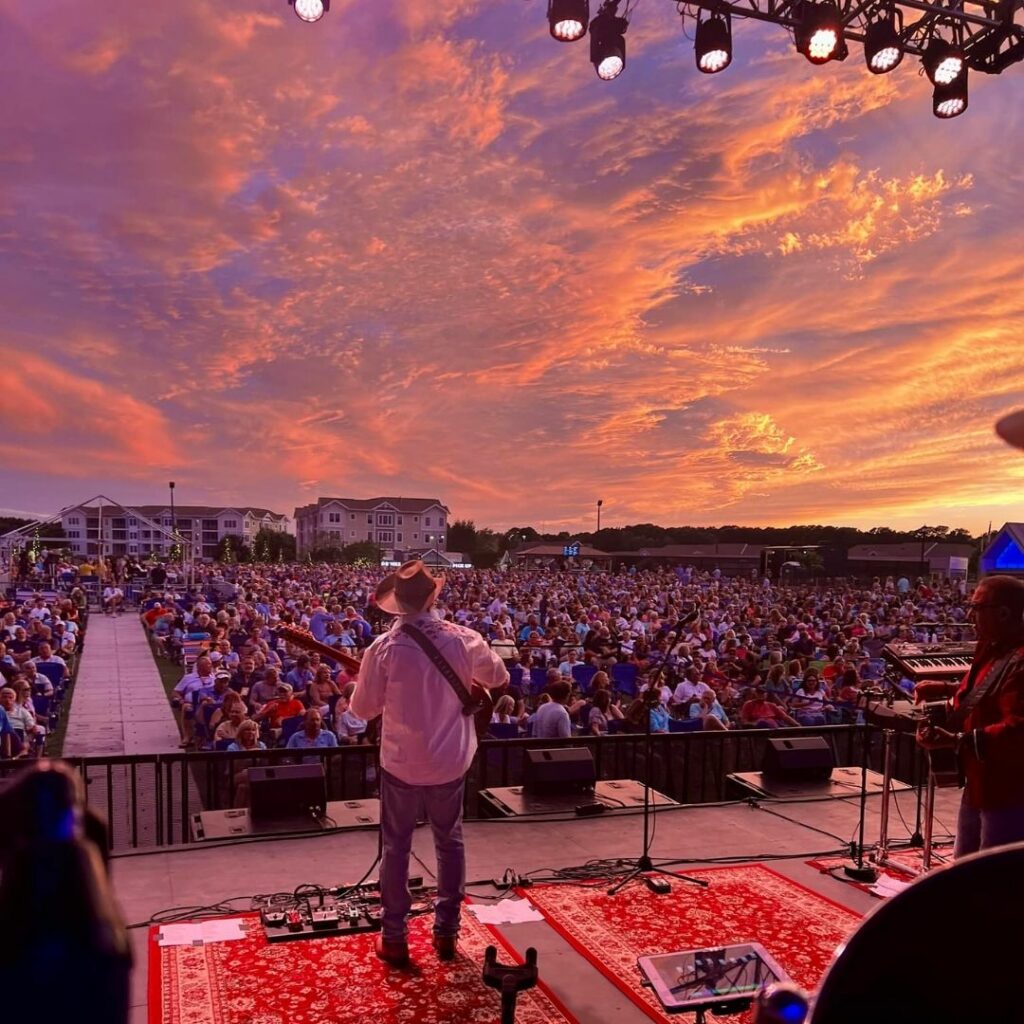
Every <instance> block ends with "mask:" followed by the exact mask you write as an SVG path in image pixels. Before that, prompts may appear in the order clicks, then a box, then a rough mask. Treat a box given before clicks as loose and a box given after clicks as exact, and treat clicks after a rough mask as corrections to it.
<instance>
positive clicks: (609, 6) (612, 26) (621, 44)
mask: <svg viewBox="0 0 1024 1024" xmlns="http://www.w3.org/2000/svg"><path fill="white" fill-rule="evenodd" d="M618 6H619V2H618V0H605V3H603V4H602V5H601V10H600V11H599V12H598V14H597V17H596V18H595V19H594V20H593V21H592V22H591V23H590V62H591V64H593V65H594V70H595V71H596V72H597V77H598V78H600V79H602V80H603V81H605V82H610V81H611V80H612V79H613V78H618V77H619V75H621V74H622V72H623V70H624V69H625V67H626V29H627V28H629V22H628V21H627V20H626V19H625V18H620V17H619V16H618V14H617V13H616V10H617V8H618Z"/></svg>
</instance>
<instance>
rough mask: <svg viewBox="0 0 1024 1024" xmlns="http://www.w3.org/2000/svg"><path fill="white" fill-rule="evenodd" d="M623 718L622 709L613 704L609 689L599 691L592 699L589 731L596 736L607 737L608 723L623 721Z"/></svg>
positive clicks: (588, 715) (588, 719)
mask: <svg viewBox="0 0 1024 1024" xmlns="http://www.w3.org/2000/svg"><path fill="white" fill-rule="evenodd" d="M622 717H623V716H622V711H621V709H620V708H619V707H618V706H617V705H615V704H613V703H612V695H611V693H610V692H609V691H608V690H607V689H600V690H597V691H596V692H595V693H594V694H593V696H592V697H591V702H590V710H589V712H588V714H587V731H588V732H589V733H591V734H592V735H594V736H607V735H608V722H609V721H611V720H613V719H614V720H617V721H621V720H622Z"/></svg>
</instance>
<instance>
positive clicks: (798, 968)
mask: <svg viewBox="0 0 1024 1024" xmlns="http://www.w3.org/2000/svg"><path fill="white" fill-rule="evenodd" d="M688 873H689V874H693V875H695V876H699V877H701V878H705V879H707V880H708V881H709V882H710V883H711V884H710V886H709V887H708V888H707V889H701V888H698V887H697V886H694V885H687V884H686V883H684V882H677V881H675V880H674V879H669V881H671V883H672V893H671V895H668V896H657V895H655V894H654V893H652V892H650V890H648V889H647V888H646V887H645V886H643V885H642V884H639V883H633V884H631V885H630V886H629V887H628V888H627V889H625V890H623V891H622V892H621V893H619V894H618V895H617V896H609V895H608V894H607V888H608V887H607V885H604V886H600V887H593V888H590V887H586V886H579V885H540V886H536V887H534V888H531V889H527V890H525V891H524V892H523V895H524V896H525V897H526V898H528V899H529V900H530V901H531V902H532V903H533V904H534V906H536V907H537V908H538V909H539V910H541V911H543V913H544V915H545V917H546V918H547V920H548V923H549V924H550V925H551V926H552V927H553V928H554V929H555V930H556V931H558V932H560V933H561V934H562V935H563V936H564V937H565V938H566V939H567V940H568V941H569V942H570V943H571V944H572V945H573V947H574V948H575V949H576V950H577V951H578V952H580V953H581V954H582V955H583V956H585V957H586V958H587V959H588V960H589V961H590V962H591V963H592V964H593V965H594V966H595V967H596V968H597V969H598V970H599V971H600V972H601V973H602V974H603V975H604V976H605V977H606V978H608V979H609V980H610V981H612V982H614V983H615V984H616V985H617V986H618V987H619V988H620V989H621V990H622V992H623V993H624V994H625V995H627V996H628V997H629V998H630V999H631V1000H632V1001H633V1002H634V1003H636V1004H637V1006H639V1007H640V1008H641V1009H642V1010H644V1011H645V1012H646V1013H647V1015H648V1016H649V1017H651V1018H652V1019H653V1020H657V1021H670V1020H678V1019H679V1018H678V1015H677V1014H667V1013H665V1012H664V1010H663V1009H662V1008H661V1004H660V1003H659V1002H658V998H657V996H655V994H654V993H653V991H652V990H651V989H649V988H647V987H645V986H642V985H641V983H640V982H641V975H640V971H639V968H638V967H637V958H638V957H640V956H646V955H648V954H651V953H671V952H674V951H676V950H683V949H703V948H708V947H716V946H725V945H730V944H735V943H741V942H759V943H761V945H762V946H764V947H765V949H766V950H767V951H768V952H769V953H770V954H771V955H772V956H773V957H774V958H775V960H776V961H778V963H779V965H780V966H781V967H782V968H783V969H784V970H785V971H786V973H787V974H789V976H790V977H791V978H792V979H793V981H795V982H796V983H797V984H798V985H801V986H802V987H804V988H806V989H813V988H814V987H815V986H816V985H817V983H818V981H819V980H820V978H821V976H822V974H823V973H824V971H825V968H826V967H827V966H828V964H829V961H830V960H831V959H832V954H833V953H834V952H835V949H836V947H837V946H838V945H839V944H840V943H841V942H842V941H843V940H844V939H845V938H846V937H847V936H848V935H849V934H850V933H851V932H852V931H853V930H854V929H855V928H856V927H857V925H858V923H859V922H860V915H858V914H857V913H855V912H854V911H852V910H849V909H847V908H846V907H843V906H841V905H840V904H838V903H834V902H833V901H832V900H830V899H828V898H827V897H825V896H820V895H818V893H815V892H812V891H811V890H810V889H806V888H804V887H803V886H802V885H800V884H798V883H797V882H793V881H790V879H788V878H785V877H783V876H782V875H780V874H778V873H777V872H776V871H773V870H772V869H771V868H767V867H764V866H763V865H749V866H746V865H745V866H737V867H725V868H711V869H708V870H702V871H693V872H688ZM718 1019H720V1020H728V1021H745V1020H749V1019H750V1015H749V1013H748V1014H739V1015H735V1016H729V1017H724V1018H718Z"/></svg>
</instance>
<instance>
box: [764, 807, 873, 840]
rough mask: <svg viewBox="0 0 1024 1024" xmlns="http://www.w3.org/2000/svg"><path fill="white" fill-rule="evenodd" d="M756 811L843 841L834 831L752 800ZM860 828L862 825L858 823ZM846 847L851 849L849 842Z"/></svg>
mask: <svg viewBox="0 0 1024 1024" xmlns="http://www.w3.org/2000/svg"><path fill="white" fill-rule="evenodd" d="M750 806H751V807H752V808H753V809H754V810H755V811H764V812H765V814H771V815H772V816H773V817H776V818H781V819H782V820H783V821H788V822H789V823H790V824H791V825H799V826H800V827H801V828H807V829H810V830H811V831H812V832H818V833H820V834H821V835H823V836H828V838H829V839H834V840H835V841H836V842H837V843H841V842H843V837H842V836H837V835H836V834H835V833H834V832H829V831H827V830H826V829H823V828H818V827H817V826H816V825H808V824H807V823H806V822H803V821H797V820H796V818H790V817H789V816H788V815H786V814H782V813H781V812H780V811H773V810H772V809H771V808H769V807H763V806H762V805H761V804H760V803H759V802H756V801H752V802H751V805H750ZM857 827H858V829H859V828H860V825H859V824H858V826H857ZM846 848H847V849H849V848H850V846H849V843H847V844H846Z"/></svg>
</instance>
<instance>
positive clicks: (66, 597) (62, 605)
mask: <svg viewBox="0 0 1024 1024" xmlns="http://www.w3.org/2000/svg"><path fill="white" fill-rule="evenodd" d="M86 616H87V601H86V598H85V594H84V592H83V591H82V590H81V589H80V588H72V589H71V590H70V591H68V592H60V593H58V592H56V591H48V592H45V593H43V592H38V591H18V590H14V591H12V592H11V593H9V594H4V593H2V592H0V759H5V758H25V757H35V756H38V755H39V754H41V753H42V752H43V750H44V747H45V743H46V736H47V732H48V730H49V729H50V728H51V727H52V726H53V725H54V724H55V723H56V721H57V718H58V715H59V714H60V710H61V704H62V702H63V699H64V696H65V693H66V692H67V689H68V686H69V685H70V683H71V679H72V676H73V673H74V667H75V662H76V660H77V658H78V656H79V654H80V652H81V645H82V641H83V639H84V637H85V623H86Z"/></svg>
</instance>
